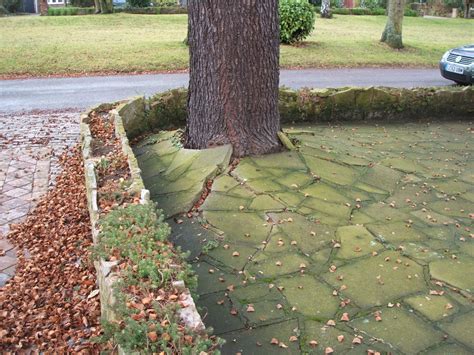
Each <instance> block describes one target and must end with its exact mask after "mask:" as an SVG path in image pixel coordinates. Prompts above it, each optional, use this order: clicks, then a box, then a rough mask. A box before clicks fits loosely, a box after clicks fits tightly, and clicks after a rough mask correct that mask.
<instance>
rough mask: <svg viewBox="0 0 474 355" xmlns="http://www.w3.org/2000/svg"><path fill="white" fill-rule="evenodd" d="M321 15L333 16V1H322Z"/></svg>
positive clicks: (323, 16) (325, 16)
mask: <svg viewBox="0 0 474 355" xmlns="http://www.w3.org/2000/svg"><path fill="white" fill-rule="evenodd" d="M321 17H322V18H331V17H332V12H331V3H330V1H329V0H322V1H321Z"/></svg>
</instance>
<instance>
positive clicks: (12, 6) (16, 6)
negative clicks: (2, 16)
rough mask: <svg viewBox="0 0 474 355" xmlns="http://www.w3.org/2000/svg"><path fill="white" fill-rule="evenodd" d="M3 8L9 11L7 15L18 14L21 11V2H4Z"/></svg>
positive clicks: (18, 0)
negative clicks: (9, 13) (10, 13)
mask: <svg viewBox="0 0 474 355" xmlns="http://www.w3.org/2000/svg"><path fill="white" fill-rule="evenodd" d="M0 3H1V1H0ZM3 8H4V9H5V10H6V11H7V13H8V12H18V11H20V9H21V1H20V0H4V1H3Z"/></svg>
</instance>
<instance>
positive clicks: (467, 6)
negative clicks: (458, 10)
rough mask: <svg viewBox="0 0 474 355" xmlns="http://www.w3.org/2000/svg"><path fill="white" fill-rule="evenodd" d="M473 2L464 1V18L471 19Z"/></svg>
mask: <svg viewBox="0 0 474 355" xmlns="http://www.w3.org/2000/svg"><path fill="white" fill-rule="evenodd" d="M471 1H472V0H464V18H471V16H470V15H471V12H470V11H469V10H470V8H471Z"/></svg>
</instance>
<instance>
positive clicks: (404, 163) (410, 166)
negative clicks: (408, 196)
mask: <svg viewBox="0 0 474 355" xmlns="http://www.w3.org/2000/svg"><path fill="white" fill-rule="evenodd" d="M381 164H382V165H384V166H386V167H389V168H391V169H395V170H399V171H402V172H404V173H414V174H418V173H426V168H425V167H423V166H421V165H419V164H418V163H417V162H416V161H414V160H411V159H408V158H403V157H400V158H388V159H385V160H382V161H381Z"/></svg>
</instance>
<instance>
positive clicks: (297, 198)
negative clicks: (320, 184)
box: [274, 192, 305, 208]
mask: <svg viewBox="0 0 474 355" xmlns="http://www.w3.org/2000/svg"><path fill="white" fill-rule="evenodd" d="M274 195H275V196H276V197H277V198H278V199H280V200H281V201H282V202H283V203H284V204H285V205H286V206H287V207H293V208H294V207H297V206H299V205H300V204H301V202H302V201H303V200H304V199H305V197H304V195H303V194H301V193H298V192H278V193H275V194H274Z"/></svg>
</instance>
